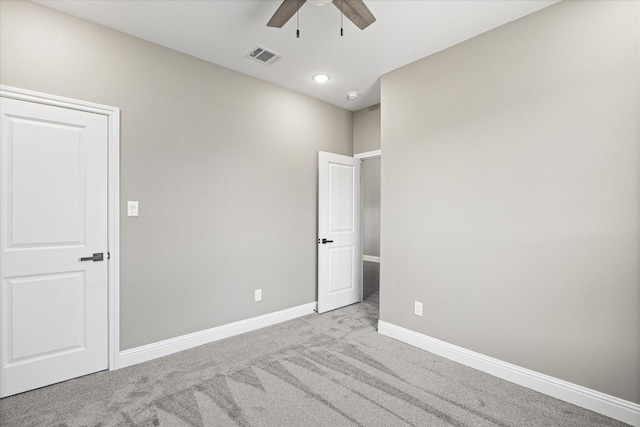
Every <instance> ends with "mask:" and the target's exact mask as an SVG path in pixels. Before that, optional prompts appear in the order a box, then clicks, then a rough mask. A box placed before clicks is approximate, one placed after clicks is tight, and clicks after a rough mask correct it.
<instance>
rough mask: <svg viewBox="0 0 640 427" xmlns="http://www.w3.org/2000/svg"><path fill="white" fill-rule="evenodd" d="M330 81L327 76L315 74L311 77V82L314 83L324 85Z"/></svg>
mask: <svg viewBox="0 0 640 427" xmlns="http://www.w3.org/2000/svg"><path fill="white" fill-rule="evenodd" d="M329 79H331V77H330V76H329V75H328V74H316V75H315V76H313V81H314V82H316V83H326V82H328V81H329Z"/></svg>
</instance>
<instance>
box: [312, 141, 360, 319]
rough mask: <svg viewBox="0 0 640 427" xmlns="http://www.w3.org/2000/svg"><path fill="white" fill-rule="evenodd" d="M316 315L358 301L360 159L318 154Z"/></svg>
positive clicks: (323, 153)
mask: <svg viewBox="0 0 640 427" xmlns="http://www.w3.org/2000/svg"><path fill="white" fill-rule="evenodd" d="M318 167H319V174H318V179H319V181H318V313H324V312H325V311H329V310H334V309H336V308H340V307H344V306H345V305H349V304H353V303H356V302H360V301H362V281H361V277H362V249H361V248H362V246H361V237H360V159H354V158H353V157H347V156H341V155H339V154H332V153H325V152H322V151H321V152H320V153H319V163H318Z"/></svg>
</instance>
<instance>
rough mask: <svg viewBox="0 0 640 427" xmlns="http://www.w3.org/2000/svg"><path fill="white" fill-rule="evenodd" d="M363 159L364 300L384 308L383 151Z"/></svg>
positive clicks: (361, 157) (364, 156)
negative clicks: (382, 297) (382, 263)
mask: <svg viewBox="0 0 640 427" xmlns="http://www.w3.org/2000/svg"><path fill="white" fill-rule="evenodd" d="M355 157H358V158H360V159H361V160H362V249H363V250H362V253H363V257H362V300H363V301H364V302H368V303H371V304H375V305H376V306H379V305H380V167H381V160H382V158H381V152H380V150H378V151H373V152H369V153H363V154H359V155H356V156H355Z"/></svg>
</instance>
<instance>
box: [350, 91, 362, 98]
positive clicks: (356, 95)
mask: <svg viewBox="0 0 640 427" xmlns="http://www.w3.org/2000/svg"><path fill="white" fill-rule="evenodd" d="M359 96H360V94H359V93H358V92H356V91H352V92H349V93H348V94H347V98H349V99H350V100H354V99H356V98H357V97H359Z"/></svg>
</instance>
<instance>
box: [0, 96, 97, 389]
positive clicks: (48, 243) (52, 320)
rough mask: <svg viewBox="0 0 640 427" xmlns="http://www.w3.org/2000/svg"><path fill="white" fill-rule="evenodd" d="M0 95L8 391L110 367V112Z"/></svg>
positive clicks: (0, 299)
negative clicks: (97, 111)
mask: <svg viewBox="0 0 640 427" xmlns="http://www.w3.org/2000/svg"><path fill="white" fill-rule="evenodd" d="M0 102H1V104H0V128H1V131H0V132H1V135H0V202H1V203H0V204H1V207H0V396H1V397H4V396H9V395H12V394H16V393H20V392H23V391H27V390H31V389H34V388H38V387H42V386H45V385H49V384H53V383H56V382H60V381H64V380H67V379H70V378H74V377H78V376H81V375H86V374H88V373H92V372H96V371H100V370H104V369H106V368H107V365H108V361H107V356H108V353H107V351H108V337H107V316H108V313H107V289H108V288H107V262H106V260H107V252H106V251H107V136H108V135H107V121H108V119H107V117H106V116H104V115H100V114H93V113H87V112H82V111H77V110H72V109H66V108H61V107H54V106H50V105H43V104H38V103H35V102H27V101H20V100H15V99H9V98H1V99H0ZM94 254H97V255H96V256H95V257H93V255H94ZM99 254H102V256H103V261H100V260H99V258H100V257H99ZM87 257H92V259H90V260H85V261H81V258H87ZM94 259H95V261H94Z"/></svg>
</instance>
